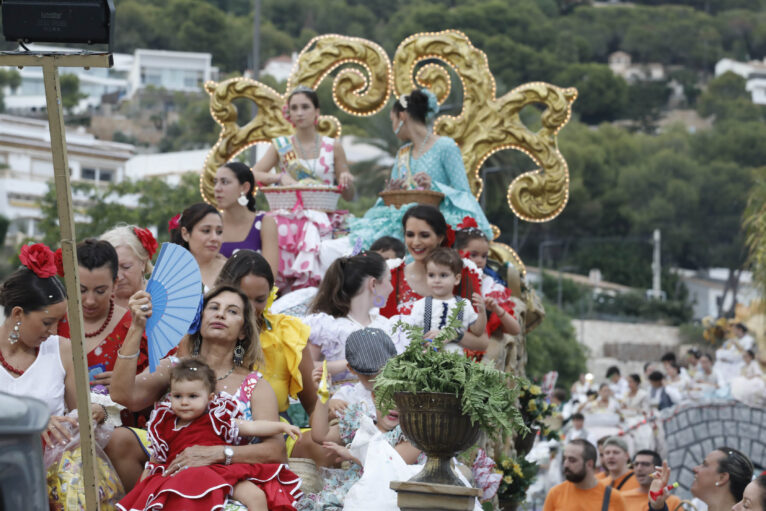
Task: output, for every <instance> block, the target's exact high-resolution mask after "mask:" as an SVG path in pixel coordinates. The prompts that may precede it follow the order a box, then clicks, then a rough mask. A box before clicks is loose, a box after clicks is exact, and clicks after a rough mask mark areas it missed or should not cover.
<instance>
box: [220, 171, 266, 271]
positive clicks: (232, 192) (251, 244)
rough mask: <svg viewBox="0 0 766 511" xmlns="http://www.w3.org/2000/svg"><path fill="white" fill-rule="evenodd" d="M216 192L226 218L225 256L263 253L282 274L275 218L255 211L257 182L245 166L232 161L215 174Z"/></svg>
mask: <svg viewBox="0 0 766 511" xmlns="http://www.w3.org/2000/svg"><path fill="white" fill-rule="evenodd" d="M213 182H214V184H215V187H214V189H213V190H214V193H215V200H216V202H218V208H219V209H220V210H221V211H222V217H223V244H221V254H223V255H224V256H225V257H231V255H232V254H233V253H234V252H236V251H237V250H241V249H250V250H255V251H256V252H260V253H261V254H262V255H263V257H264V258H265V259H266V261H268V263H269V266H271V271H272V272H274V275H276V274H277V272H278V271H279V245H278V243H277V224H276V222H275V221H274V218H272V217H271V216H266V215H265V214H264V213H258V212H257V211H256V210H255V195H254V192H255V179H254V178H253V173H252V172H251V171H250V168H249V167H248V166H247V165H245V164H244V163H241V162H238V161H231V162H229V163H227V164H225V165H224V166H222V167H220V168H219V169H218V170H217V171H216V173H215V180H214V181H213Z"/></svg>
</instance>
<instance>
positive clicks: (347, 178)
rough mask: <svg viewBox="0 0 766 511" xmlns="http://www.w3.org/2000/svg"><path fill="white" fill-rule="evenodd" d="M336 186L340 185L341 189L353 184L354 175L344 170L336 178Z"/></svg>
mask: <svg viewBox="0 0 766 511" xmlns="http://www.w3.org/2000/svg"><path fill="white" fill-rule="evenodd" d="M338 186H340V187H341V189H343V190H345V189H346V188H350V187H352V186H354V176H353V175H352V174H351V172H344V173H343V174H341V175H340V177H339V178H338Z"/></svg>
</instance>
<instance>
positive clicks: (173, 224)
mask: <svg viewBox="0 0 766 511" xmlns="http://www.w3.org/2000/svg"><path fill="white" fill-rule="evenodd" d="M180 222H181V213H178V214H177V215H176V216H174V217H173V218H171V219H170V220H169V221H168V231H172V230H173V229H178V226H179V225H180Z"/></svg>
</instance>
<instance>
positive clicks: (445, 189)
mask: <svg viewBox="0 0 766 511" xmlns="http://www.w3.org/2000/svg"><path fill="white" fill-rule="evenodd" d="M438 112H439V103H438V101H437V100H436V96H435V95H434V94H433V93H432V92H431V91H430V90H428V89H416V90H414V91H412V92H411V93H409V94H404V95H402V96H401V97H400V98H399V99H398V100H396V101H395V102H394V106H393V107H392V108H391V114H390V117H391V129H392V130H393V131H394V133H395V134H396V136H397V137H398V138H399V140H402V141H403V142H405V144H404V145H403V146H402V147H401V148H400V149H399V152H398V153H397V155H396V162H395V163H394V166H393V167H392V169H391V176H390V179H389V183H388V189H392V190H394V189H425V190H428V189H431V190H434V191H437V192H441V193H443V194H444V199H442V201H441V204H440V205H439V210H440V211H441V212H442V214H443V215H444V217H445V220H446V222H447V223H448V224H450V225H451V226H453V227H454V226H457V225H458V224H459V223H460V222H461V221H462V220H463V218H464V217H466V216H470V217H472V218H475V219H476V222H477V223H478V228H479V229H481V231H482V232H484V234H485V235H486V236H487V238H488V239H492V230H491V229H490V227H489V222H488V221H487V217H486V216H485V215H484V211H482V209H481V207H480V206H479V203H478V202H477V201H476V198H475V197H474V196H473V193H472V192H471V188H470V185H469V184H468V176H467V175H466V170H465V165H464V164H463V157H462V155H461V154H460V148H459V147H458V146H457V144H456V143H455V141H454V140H452V139H451V138H449V137H440V136H438V135H436V134H435V133H433V131H432V128H433V126H432V124H433V121H434V119H435V118H436V114H437V113H438ZM405 210H406V207H402V208H396V207H393V206H386V205H385V204H384V203H383V200H382V199H378V201H377V202H376V203H375V205H374V206H373V207H372V208H370V209H369V210H368V211H367V213H365V215H364V216H363V217H362V218H358V219H353V220H351V221H350V222H349V227H350V229H351V238H352V241H356V239H361V240H362V242H363V246H364V247H369V246H370V244H371V243H372V242H373V241H375V240H376V239H378V238H380V237H381V236H394V237H396V238H399V239H403V234H402V230H401V228H400V225H401V219H402V215H403V214H404V211H405Z"/></svg>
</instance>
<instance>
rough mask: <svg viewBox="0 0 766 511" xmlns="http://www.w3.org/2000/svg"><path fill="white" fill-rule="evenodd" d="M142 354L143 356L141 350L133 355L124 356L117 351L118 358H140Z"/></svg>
mask: <svg viewBox="0 0 766 511" xmlns="http://www.w3.org/2000/svg"><path fill="white" fill-rule="evenodd" d="M140 354H141V350H140V349H139V350H138V351H137V352H135V353H133V354H132V355H123V354H122V353H120V350H117V358H138V356H139V355H140Z"/></svg>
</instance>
